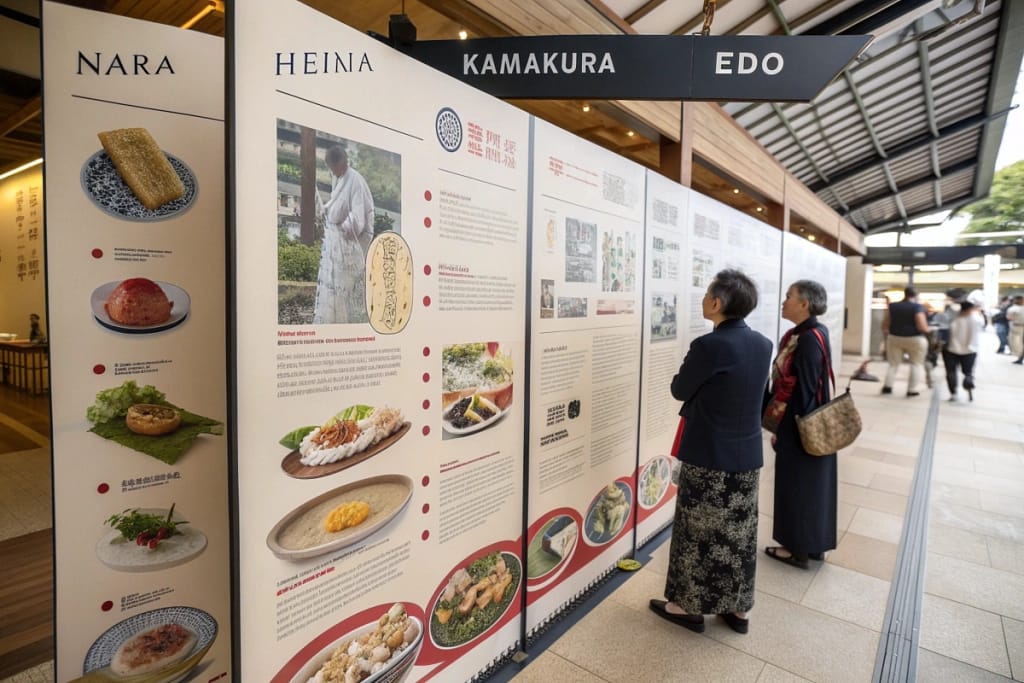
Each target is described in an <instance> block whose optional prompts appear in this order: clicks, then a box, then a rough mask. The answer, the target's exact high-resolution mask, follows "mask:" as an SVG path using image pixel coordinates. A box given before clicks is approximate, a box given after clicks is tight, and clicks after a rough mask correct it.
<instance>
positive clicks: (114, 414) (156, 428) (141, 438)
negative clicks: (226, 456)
mask: <svg viewBox="0 0 1024 683" xmlns="http://www.w3.org/2000/svg"><path fill="white" fill-rule="evenodd" d="M85 417H86V419H87V420H89V422H91V423H93V425H92V427H91V428H90V429H89V431H90V432H92V433H93V434H96V435H97V436H100V437H102V438H104V439H109V440H110V441H114V442H117V443H119V444H121V445H122V446H125V447H127V448H131V449H132V450H136V451H138V452H140V453H145V454H146V455H149V456H151V457H154V458H156V459H157V460H161V461H163V462H165V463H167V464H168V465H173V464H175V463H176V462H177V461H178V458H180V457H181V456H182V455H184V453H185V451H187V450H188V449H189V448H191V447H192V445H193V444H194V443H195V441H196V439H198V438H199V436H200V435H202V434H209V435H211V436H220V435H222V434H223V433H224V425H223V424H222V423H220V422H218V421H217V420H214V419H211V418H208V417H203V416H202V415H196V414H195V413H192V412H189V411H188V410H185V409H183V408H179V407H178V406H176V405H174V404H173V403H171V402H170V401H168V400H167V398H166V396H165V395H164V392H162V391H160V390H159V389H157V388H156V387H155V386H153V385H152V384H146V385H145V386H142V387H140V386H139V385H138V384H136V383H135V381H134V380H127V381H125V382H124V383H122V384H121V386H119V387H113V388H111V389H104V390H102V391H100V392H98V393H97V394H96V400H95V402H94V403H93V404H92V405H91V406H89V407H88V408H86V411H85Z"/></svg>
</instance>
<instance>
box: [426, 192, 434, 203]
mask: <svg viewBox="0 0 1024 683" xmlns="http://www.w3.org/2000/svg"><path fill="white" fill-rule="evenodd" d="M433 196H434V195H432V194H430V190H427V191H426V192H424V193H423V198H424V199H426V200H427V201H428V202H429V201H430V200H431V199H432V198H433Z"/></svg>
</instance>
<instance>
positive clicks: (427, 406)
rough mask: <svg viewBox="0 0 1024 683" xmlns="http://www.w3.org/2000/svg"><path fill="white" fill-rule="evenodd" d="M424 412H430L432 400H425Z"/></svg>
mask: <svg viewBox="0 0 1024 683" xmlns="http://www.w3.org/2000/svg"><path fill="white" fill-rule="evenodd" d="M423 410H430V399H429V398H425V399H423Z"/></svg>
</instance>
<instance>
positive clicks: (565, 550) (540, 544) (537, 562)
mask: <svg viewBox="0 0 1024 683" xmlns="http://www.w3.org/2000/svg"><path fill="white" fill-rule="evenodd" d="M579 529H580V527H579V524H577V523H576V520H574V519H573V518H572V517H570V516H569V515H558V516H557V517H554V518H552V519H550V520H548V521H547V522H546V523H545V524H544V526H542V527H541V528H540V529H539V530H538V531H537V533H536V534H535V535H534V537H533V540H531V541H530V546H529V548H527V550H526V576H527V577H528V578H530V579H539V578H541V577H543V576H546V575H547V574H549V573H550V572H552V571H554V570H555V569H556V568H558V567H559V566H560V565H561V564H562V563H563V562H566V561H567V560H568V559H569V558H571V557H572V554H573V552H574V551H575V550H576V540H577V538H578V536H579V533H580V530H579Z"/></svg>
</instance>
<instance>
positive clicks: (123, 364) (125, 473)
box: [43, 2, 232, 681]
mask: <svg viewBox="0 0 1024 683" xmlns="http://www.w3.org/2000/svg"><path fill="white" fill-rule="evenodd" d="M43 25H44V29H43V44H44V64H45V98H46V112H45V124H46V182H47V186H48V188H49V192H47V197H46V208H47V230H48V239H47V260H48V271H49V279H48V284H49V292H48V294H49V312H50V320H49V323H50V333H51V346H50V349H51V354H52V366H51V372H52V383H53V385H54V392H53V400H52V410H53V418H52V420H53V487H54V495H53V501H54V530H55V548H56V562H55V565H56V611H57V614H56V624H57V628H56V637H57V643H58V647H57V659H56V675H57V679H58V680H60V681H68V680H79V677H82V678H81V680H108V679H110V678H117V677H126V676H132V677H143V679H145V680H179V679H181V678H183V677H185V676H188V675H194V673H195V672H200V671H201V672H202V677H203V680H217V679H219V678H224V679H228V678H229V677H230V676H231V640H232V633H231V632H232V623H231V604H230V560H229V558H230V549H231V538H230V533H229V514H228V495H227V492H228V457H227V456H228V445H227V438H226V437H225V436H224V423H225V420H226V414H227V400H226V386H225V383H224V381H223V379H222V378H223V377H225V374H226V371H225V351H224V346H223V341H222V340H223V339H224V330H225V321H226V311H225V268H224V255H225V243H224V234H225V232H224V196H225V188H224V136H225V129H224V114H223V104H224V97H223V92H224V82H223V55H224V41H223V40H221V39H219V38H214V37H211V36H206V35H201V34H196V33H190V32H186V31H180V30H178V29H176V28H173V27H168V26H162V25H159V24H151V23H147V22H142V21H137V20H133V19H125V18H121V17H115V16H112V15H110V14H104V13H98V12H90V11H87V10H81V9H77V8H73V7H69V6H67V5H63V4H57V3H51V2H45V3H43ZM154 642H159V643H160V644H161V645H160V647H159V648H156V649H154V648H153V647H152V646H151V644H152V643H154ZM132 680H136V678H133V679H132Z"/></svg>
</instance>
